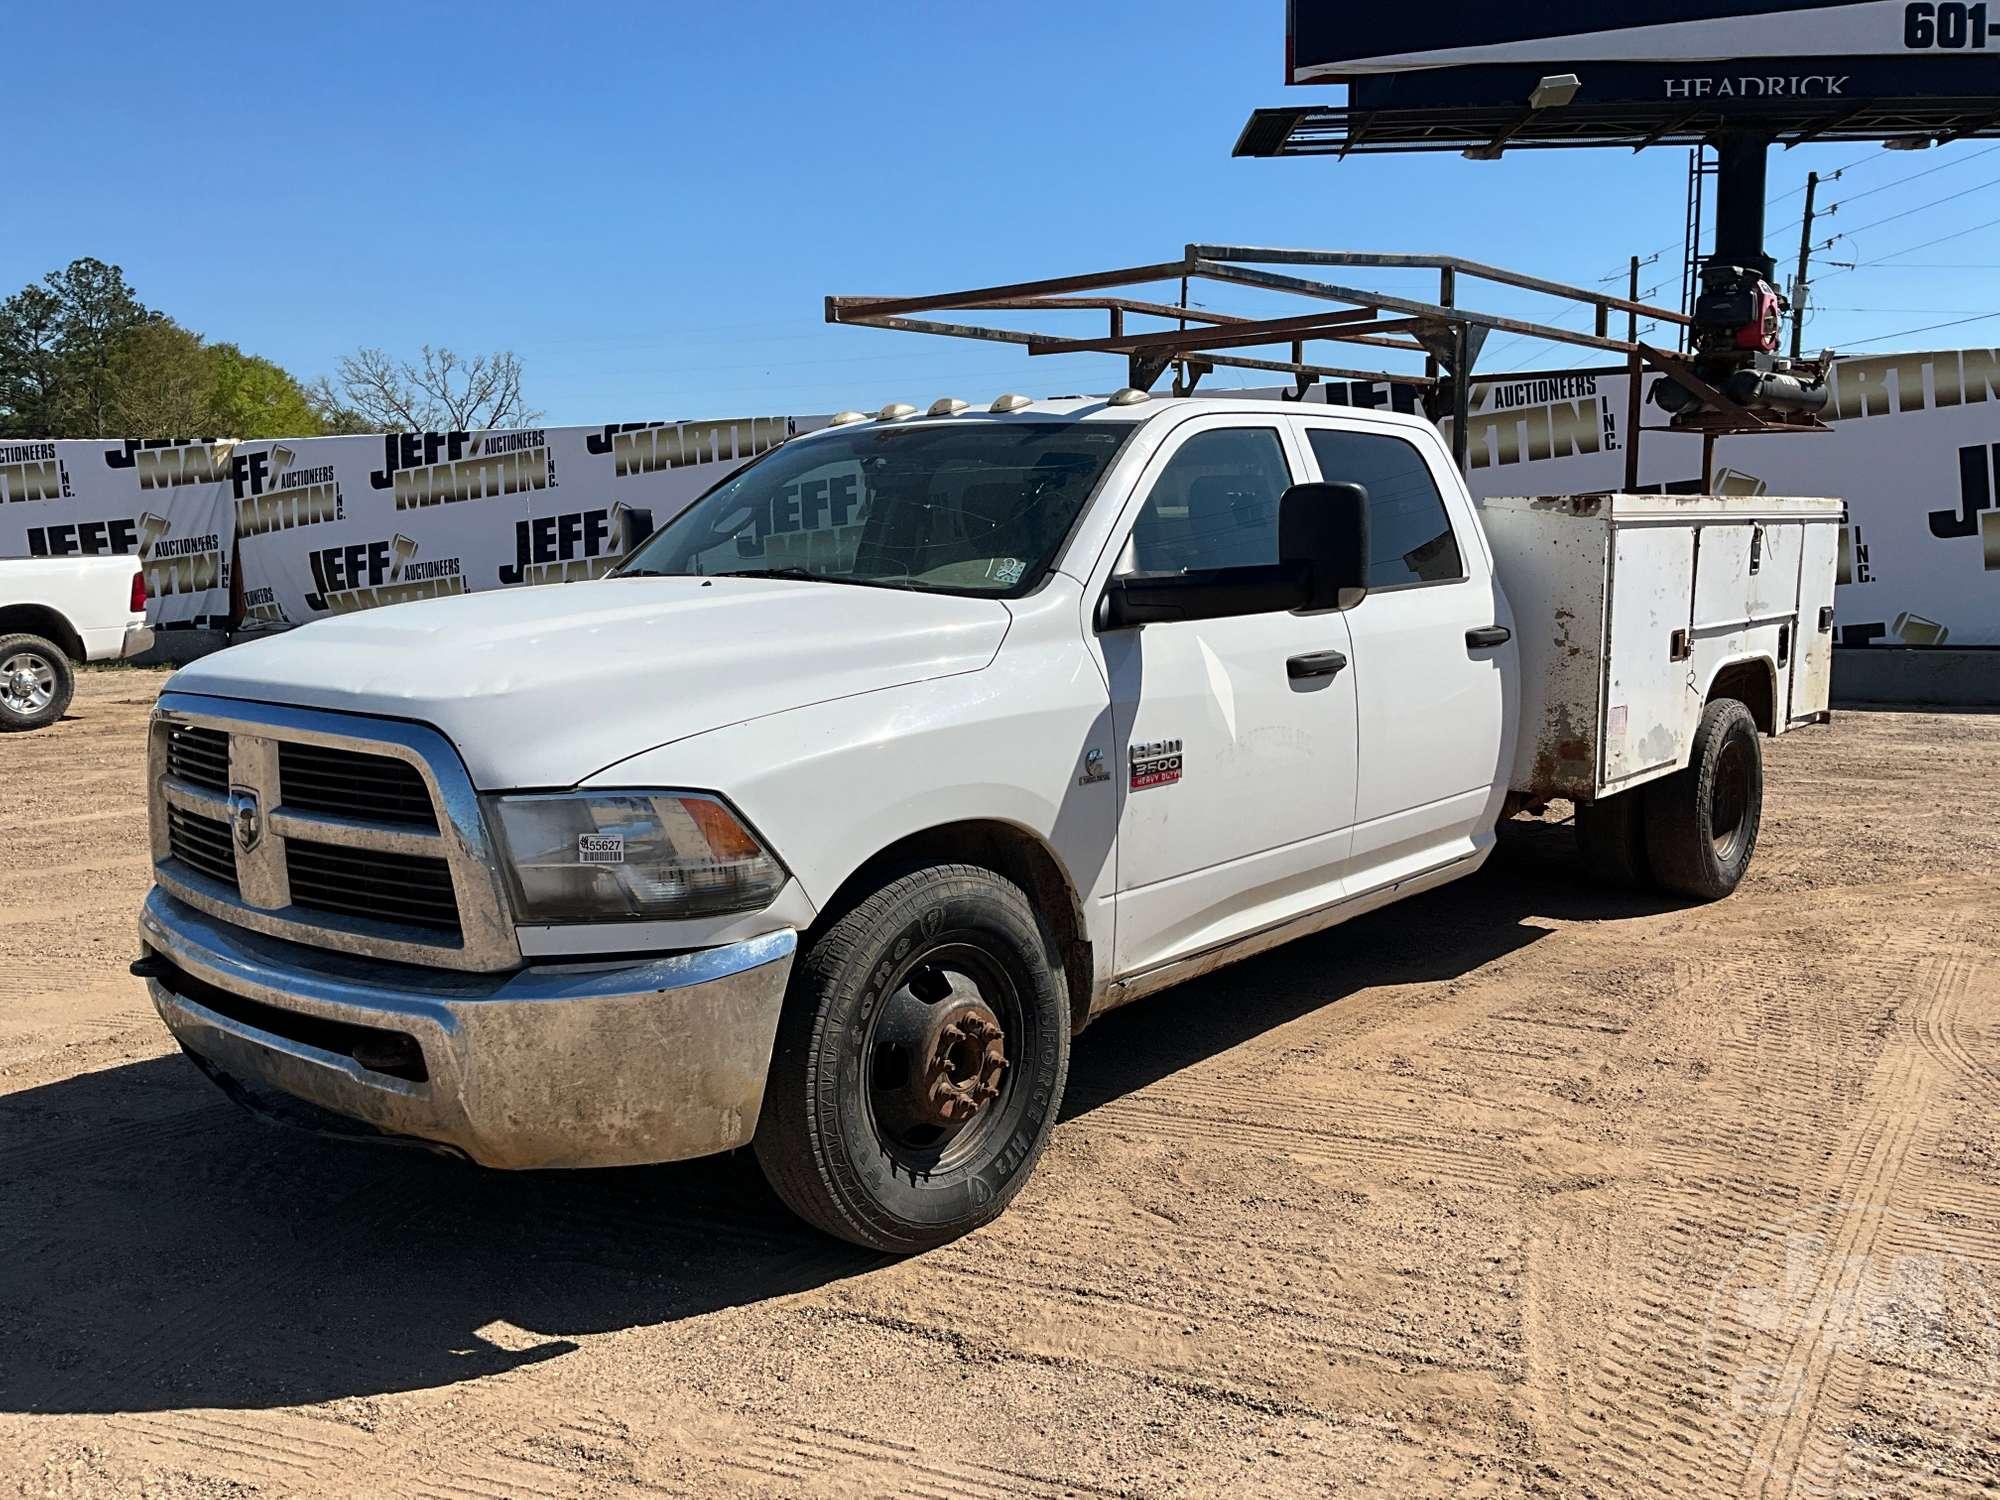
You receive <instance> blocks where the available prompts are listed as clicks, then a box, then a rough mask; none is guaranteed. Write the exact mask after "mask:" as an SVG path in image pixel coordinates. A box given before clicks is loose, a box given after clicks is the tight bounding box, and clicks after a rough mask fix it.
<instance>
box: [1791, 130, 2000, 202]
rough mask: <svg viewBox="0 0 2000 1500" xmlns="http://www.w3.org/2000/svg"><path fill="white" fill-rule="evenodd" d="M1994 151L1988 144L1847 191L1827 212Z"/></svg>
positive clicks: (1994, 148)
mask: <svg viewBox="0 0 2000 1500" xmlns="http://www.w3.org/2000/svg"><path fill="white" fill-rule="evenodd" d="M1995 151H2000V146H1988V147H1987V148H1986V149H1985V150H1984V151H1975V152H1973V153H1972V154H1971V155H1970V156H1961V157H1958V158H1957V159H1956V160H1954V161H1941V162H1939V163H1938V164H1937V165H1936V166H1934V167H1927V168H1925V169H1924V170H1923V171H1921V172H1912V173H1911V174H1910V175H1909V176H1908V177H1898V178H1897V179H1896V180H1895V181H1894V182H1885V183H1883V184H1882V185H1881V186H1880V187H1872V188H1870V189H1868V191H1867V192H1865V193H1849V194H1848V195H1847V196H1846V197H1845V198H1842V199H1841V200H1840V201H1839V202H1838V203H1836V204H1834V205H1833V208H1830V209H1828V210H1827V212H1828V213H1832V212H1833V211H1834V209H1838V208H1845V207H1846V206H1847V205H1848V204H1850V203H1859V202H1860V201H1861V200H1862V199H1863V198H1872V197H1874V196H1875V195H1876V194H1877V193H1886V192H1888V191H1889V189H1890V188H1898V187H1903V186H1906V185H1907V184H1909V183H1912V182H1915V181H1917V180H1918V179H1919V178H1924V177H1933V176H1935V175H1937V174H1938V173H1939V172H1948V171H1950V170H1951V169H1952V168H1953V167H1962V166H1965V165H1966V164H1967V163H1969V162H1975V161H1978V160H1979V158H1980V157H1982V156H1991V155H1992V154H1993V153H1994V152H1995ZM1826 180H1827V179H1826V178H1824V177H1822V178H1821V179H1820V181H1822V182H1825V181H1826Z"/></svg>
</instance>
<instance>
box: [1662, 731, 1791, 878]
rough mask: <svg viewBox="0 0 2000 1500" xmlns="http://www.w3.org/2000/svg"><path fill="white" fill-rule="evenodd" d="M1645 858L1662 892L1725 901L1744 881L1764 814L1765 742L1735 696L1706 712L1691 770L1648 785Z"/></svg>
mask: <svg viewBox="0 0 2000 1500" xmlns="http://www.w3.org/2000/svg"><path fill="white" fill-rule="evenodd" d="M1643 790H1644V793H1645V798H1646V859H1647V862H1648V863H1649V864H1650V865H1651V867H1652V872H1653V880H1654V883H1655V884H1657V885H1658V886H1659V887H1660V888H1661V889H1662V890H1666V891H1672V892H1674V893H1676V894H1678V895H1682V896H1691V897H1693V898H1694V899H1695V900H1697V901H1720V900H1721V899H1722V898H1723V897H1724V896H1727V895H1728V894H1729V893H1730V892H1732V891H1734V890H1735V889H1736V887H1737V886H1738V885H1739V884H1741V883H1742V880H1743V876H1744V874H1745V872H1746V871H1748V870H1749V868H1750V856H1751V855H1752V854H1754V853H1755V852H1756V850H1757V831H1758V829H1759V828H1760V827H1761V826H1762V823H1763V816H1764V747H1763V744H1762V742H1761V741H1759V740H1758V738H1757V721H1756V720H1755V719H1754V718H1753V717H1751V714H1750V710H1749V708H1748V707H1747V706H1746V705H1744V704H1742V703H1740V702H1738V701H1737V700H1736V699H1734V698H1718V699H1716V700H1715V701H1714V702H1713V703H1711V704H1709V705H1708V707H1707V708H1706V709H1704V710H1703V711H1702V716H1701V723H1700V725H1699V726H1698V727H1697V728H1696V729H1695V732H1694V747H1693V750H1692V752H1691V753H1690V755H1689V758H1688V765H1687V769H1686V770H1683V771H1676V772H1675V773H1674V774H1673V775H1671V776H1666V777H1662V778H1661V779H1660V780H1658V781H1653V782H1648V783H1647V784H1646V786H1645V788H1644V789H1643Z"/></svg>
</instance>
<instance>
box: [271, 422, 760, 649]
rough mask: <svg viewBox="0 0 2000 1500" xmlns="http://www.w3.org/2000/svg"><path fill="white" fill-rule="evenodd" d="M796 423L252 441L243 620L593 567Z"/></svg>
mask: <svg viewBox="0 0 2000 1500" xmlns="http://www.w3.org/2000/svg"><path fill="white" fill-rule="evenodd" d="M798 430H799V423H798V421H797V419H794V418H788V417H744V418H738V419H733V420H724V421H713V422H663V423H640V424H633V425H630V426H623V427H549V428H529V429H522V430H518V431H508V432H472V433H466V432H428V433H426V432H402V433H388V434H384V435H380V436H373V437H345V438H305V439H299V440H296V441H292V442H283V443H258V444H250V445H246V446H247V447H248V448H249V450H250V452H249V457H248V462H247V465H246V473H245V475H244V477H243V479H242V481H241V482H240V483H239V485H238V487H237V488H238V493H237V494H236V496H235V506H236V513H235V518H236V534H237V537H238V545H239V546H240V548H241V555H242V559H243V582H244V607H245V624H246V625H248V626H250V627H252V628H255V627H257V626H260V625H264V626H280V625H297V624H303V623H304V622H305V621H307V620H311V619H316V618H318V617H320V616H323V615H327V614H341V613H345V612H347V611H349V610H356V609H367V608H370V607H372V606H374V605H378V604H392V603H396V602H399V601H401V600H405V599H426V598H432V597H435V596H437V595H440V594H469V593H475V592H478V591H480V590H484V589H492V588H512V587H518V586H523V585H528V584H538V583H556V582H563V581H568V580H573V579H580V578H595V577H598V576H600V575H602V574H603V573H605V572H607V571H609V570H610V568H611V567H612V566H613V565H614V564H615V563H616V562H617V561H618V559H619V557H620V556H621V555H622V554H623V551H624V545H625V539H626V537H627V536H628V534H640V535H643V534H644V532H646V531H648V530H650V529H651V528H652V527H653V526H655V525H658V524H660V523H663V522H665V521H667V520H670V519H671V518H672V517H673V516H675V515H677V514H678V513H679V512H680V511H681V510H682V509H683V508H684V507H685V506H686V505H687V504H688V503H689V502H690V501H692V500H693V499H694V498H695V497H696V496H698V495H699V494H701V492H702V491H703V490H706V489H707V488H708V487H709V486H710V485H712V484H714V483H715V482H716V481H717V480H718V479H720V478H722V477H723V476H725V475H727V474H728V473H730V472H731V471H732V470H734V469H735V468H737V467H738V466H739V465H741V464H743V463H746V462H748V461H749V460H750V459H752V458H755V457H756V456H757V455H758V454H760V453H765V452H768V451H770V449H772V448H774V447H776V446H777V445H778V444H779V443H781V442H783V441H784V440H785V438H786V437H788V436H790V435H791V434H792V433H794V432H796V431H798Z"/></svg>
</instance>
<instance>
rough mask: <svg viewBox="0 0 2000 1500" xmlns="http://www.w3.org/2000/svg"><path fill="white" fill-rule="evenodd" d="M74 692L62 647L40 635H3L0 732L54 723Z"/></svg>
mask: <svg viewBox="0 0 2000 1500" xmlns="http://www.w3.org/2000/svg"><path fill="white" fill-rule="evenodd" d="M75 691H76V675H75V674H74V673H73V672H72V671H71V670H70V665H69V658H68V657H67V656H66V655H64V654H63V651H62V648H61V647H59V646H57V645H56V644H55V643H54V642H52V641H48V640H44V639H43V638H42V637H41V636H38V635H8V636H0V732H5V731H10V730H22V729H40V728H42V727H43V726H44V725H46V724H53V723H55V721H56V720H57V719H60V718H61V717H62V716H63V710H64V709H66V708H68V707H69V700H70V697H71V695H72V694H73V693H75Z"/></svg>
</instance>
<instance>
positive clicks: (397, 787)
mask: <svg viewBox="0 0 2000 1500" xmlns="http://www.w3.org/2000/svg"><path fill="white" fill-rule="evenodd" d="M147 767H148V773H149V775H150V777H151V781H152V807H151V813H152V829H153V837H154V839H155V841H156V842H155V846H154V856H155V859H156V861H157V872H158V879H159V882H160V884H161V885H162V886H164V887H165V888H166V889H167V891H168V892H169V893H170V894H171V895H173V896H175V897H177V898H178V899H180V900H182V901H185V902H187V903H189V904H190V905H192V906H194V907H196V908H197V909H199V910H202V911H205V912H206V913H208V914H209V915H210V916H213V917H217V918H220V919H221V920H223V921H226V922H233V923H236V924H238V925H239V926H242V927H247V928H249V929H251V930H252V931H255V932H260V933H263V934H265V935H266V936H269V937H273V938H277V939H281V940H284V941H288V942H296V943H304V944H308V945H310V946H313V947H318V948H327V949H331V950H334V951H336V952H342V953H356V954H365V955H367V956H369V957H371V958H379V959H390V960H394V961H396V962H399V963H413V964H422V965H426V966H436V967H442V968H448V969H464V970H474V971H480V972H487V973H498V972H500V971H502V970H506V969H511V968H514V967H516V966H518V965H519V964H520V962H521V951H520V946H519V944H518V943H517V942H516V940H515V936H514V927H513V924H512V922H511V921H510V914H509V912H508V910H507V898H506V895H505V893H504V892H503V891H502V889H501V887H500V880H499V876H498V874H497V872H496V870H495V867H494V864H493V861H492V857H491V853H490V849H489V845H488V843H487V838H486V830H485V827H484V824H483V823H482V821H481V820H480V817H479V814H478V811H477V806H476V801H477V796H478V794H477V792H476V791H475V790H474V788H473V786H472V781H471V778H470V777H468V776H467V775H466V773H465V764H464V762H463V761H462V760H460V759H459V756H458V753H457V751H456V750H455V749H453V747H452V744H451V742H450V741H449V740H447V739H446V738H445V737H444V736H443V735H441V734H439V733H438V732H437V731H436V730H435V729H431V728H428V727H426V726H424V725H419V724H411V723H407V722H405V721H402V720H398V719H367V718H363V717H361V716H359V715H354V714H336V713H328V712H323V711H320V710H317V709H308V708H296V707H293V706H290V705H282V704H259V703H244V704H240V705H228V704H223V703H220V702H218V701H216V700H211V699H207V698H203V697H199V696H195V695H189V694H181V693H172V692H168V693H163V694H161V696H160V704H159V708H158V710H157V711H156V714H155V717H154V721H153V725H152V729H151V732H150V735H149V745H148V750H147ZM238 835H241V836H242V837H244V838H247V839H249V841H250V842H249V847H248V848H247V849H246V848H245V847H243V845H242V844H241V843H239V842H238Z"/></svg>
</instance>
